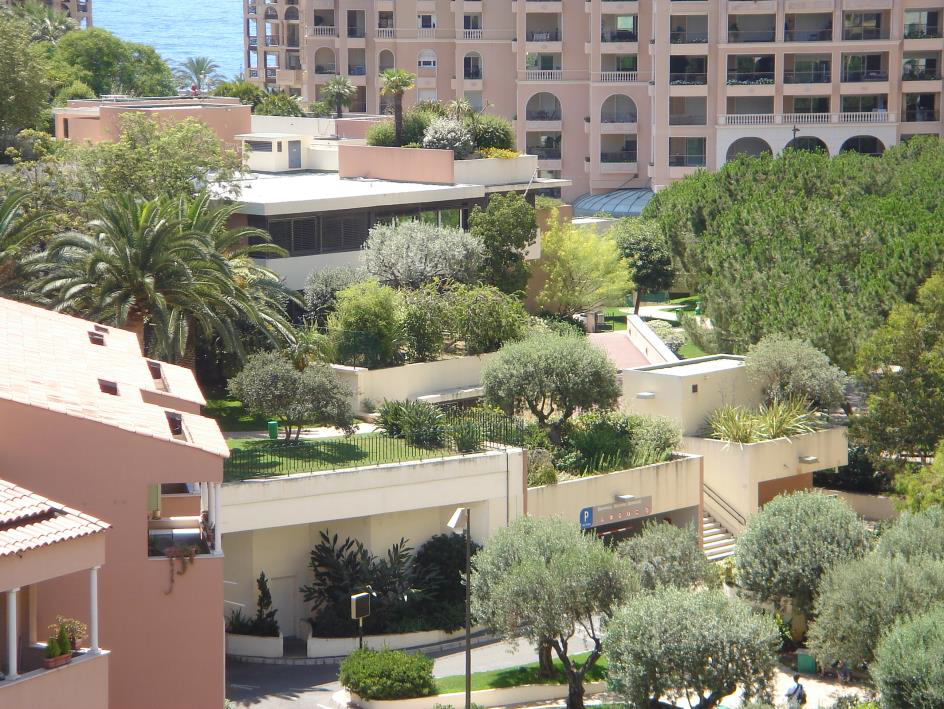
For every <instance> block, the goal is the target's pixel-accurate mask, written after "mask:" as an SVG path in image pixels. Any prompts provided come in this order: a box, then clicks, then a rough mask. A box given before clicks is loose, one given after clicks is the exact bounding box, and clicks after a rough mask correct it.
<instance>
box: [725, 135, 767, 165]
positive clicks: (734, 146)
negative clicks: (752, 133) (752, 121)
mask: <svg viewBox="0 0 944 709" xmlns="http://www.w3.org/2000/svg"><path fill="white" fill-rule="evenodd" d="M773 152H774V151H773V150H771V149H770V146H769V145H768V144H767V141H766V140H764V139H763V138H738V139H737V140H735V141H734V142H733V143H731V147H730V148H728V154H727V156H726V157H725V162H727V161H728V160H734V159H735V158H736V157H738V156H740V155H750V156H751V157H757V156H759V155H773Z"/></svg>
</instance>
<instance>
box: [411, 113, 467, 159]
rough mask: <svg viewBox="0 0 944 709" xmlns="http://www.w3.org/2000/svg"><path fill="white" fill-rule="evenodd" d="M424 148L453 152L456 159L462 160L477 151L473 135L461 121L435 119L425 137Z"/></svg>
mask: <svg viewBox="0 0 944 709" xmlns="http://www.w3.org/2000/svg"><path fill="white" fill-rule="evenodd" d="M423 147H424V148H434V149H439V150H451V151H452V152H453V154H454V155H455V156H456V159H458V160H461V159H462V158H464V157H466V156H467V155H469V154H470V153H471V152H472V151H473V150H474V149H475V144H474V142H473V140H472V134H471V133H470V132H469V130H468V128H466V127H465V126H464V125H462V123H461V122H460V121H457V120H454V119H452V118H434V119H433V121H432V122H431V123H430V124H429V128H427V129H426V133H425V134H424V135H423Z"/></svg>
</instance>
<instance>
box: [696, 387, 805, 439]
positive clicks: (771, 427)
mask: <svg viewBox="0 0 944 709" xmlns="http://www.w3.org/2000/svg"><path fill="white" fill-rule="evenodd" d="M816 423H817V421H816V417H815V415H814V414H813V413H812V412H811V411H810V410H809V409H808V408H807V404H806V402H805V401H804V400H802V399H799V398H793V399H784V400H781V399H774V400H773V401H772V402H770V403H769V404H762V405H761V406H760V408H759V409H757V411H751V410H749V409H745V408H744V407H741V406H731V405H725V406H722V407H721V408H719V409H715V410H714V411H713V412H712V413H711V415H710V416H709V417H708V421H707V429H708V433H709V435H710V436H711V438H717V439H718V440H721V441H731V442H732V443H757V442H759V441H770V440H773V439H775V438H785V437H787V438H788V437H790V436H798V435H800V434H803V433H810V432H812V431H815V430H816Z"/></svg>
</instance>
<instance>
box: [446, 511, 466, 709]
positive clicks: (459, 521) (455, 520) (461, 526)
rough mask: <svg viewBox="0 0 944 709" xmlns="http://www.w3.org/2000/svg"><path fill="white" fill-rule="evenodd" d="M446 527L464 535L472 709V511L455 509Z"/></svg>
mask: <svg viewBox="0 0 944 709" xmlns="http://www.w3.org/2000/svg"><path fill="white" fill-rule="evenodd" d="M447 526H448V527H449V529H451V530H452V531H453V532H456V533H458V532H459V531H460V530H461V531H462V532H463V533H464V535H465V709H472V510H471V509H470V508H468V507H458V508H456V511H455V512H453V513H452V517H451V518H450V519H449V523H448V525H447Z"/></svg>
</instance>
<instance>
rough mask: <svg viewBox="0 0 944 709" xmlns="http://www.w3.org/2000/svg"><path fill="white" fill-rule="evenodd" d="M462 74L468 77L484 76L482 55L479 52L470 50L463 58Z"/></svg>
mask: <svg viewBox="0 0 944 709" xmlns="http://www.w3.org/2000/svg"><path fill="white" fill-rule="evenodd" d="M462 76H463V78H466V79H472V80H475V79H481V78H482V55H481V54H479V53H478V52H469V53H468V54H466V55H465V58H464V59H463V60H462Z"/></svg>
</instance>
